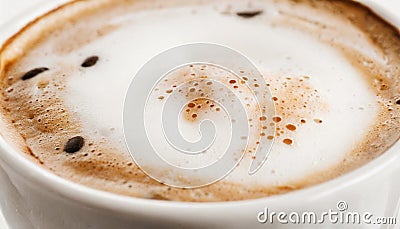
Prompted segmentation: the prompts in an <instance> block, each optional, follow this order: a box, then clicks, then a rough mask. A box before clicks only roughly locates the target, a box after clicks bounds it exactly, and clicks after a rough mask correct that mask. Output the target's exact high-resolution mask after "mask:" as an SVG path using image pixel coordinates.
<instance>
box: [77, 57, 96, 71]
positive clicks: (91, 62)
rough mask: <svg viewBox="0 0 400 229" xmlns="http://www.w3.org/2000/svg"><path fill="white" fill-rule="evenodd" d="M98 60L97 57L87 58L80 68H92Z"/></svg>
mask: <svg viewBox="0 0 400 229" xmlns="http://www.w3.org/2000/svg"><path fill="white" fill-rule="evenodd" d="M98 60H99V57H98V56H91V57H88V58H86V60H85V61H83V63H82V64H81V66H82V67H84V68H88V67H92V66H94V65H95V64H96V63H97V61H98Z"/></svg>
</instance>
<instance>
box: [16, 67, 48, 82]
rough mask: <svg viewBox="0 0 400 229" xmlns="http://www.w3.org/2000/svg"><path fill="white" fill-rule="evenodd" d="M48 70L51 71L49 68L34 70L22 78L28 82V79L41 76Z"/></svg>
mask: <svg viewBox="0 0 400 229" xmlns="http://www.w3.org/2000/svg"><path fill="white" fill-rule="evenodd" d="M48 70H49V69H48V68H44V67H43V68H35V69H32V70H30V71H29V72H27V73H25V74H24V75H23V76H22V80H28V79H30V78H33V77H35V76H37V75H39V74H40V73H43V72H45V71H48Z"/></svg>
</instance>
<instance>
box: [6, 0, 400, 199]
mask: <svg viewBox="0 0 400 229" xmlns="http://www.w3.org/2000/svg"><path fill="white" fill-rule="evenodd" d="M79 2H85V1H82V0H76V1H73V2H69V3H66V4H64V5H62V6H60V7H58V8H56V9H54V10H52V11H50V12H48V13H46V14H44V15H43V16H41V17H39V18H37V19H35V20H33V21H32V22H30V23H29V24H27V25H26V26H25V27H24V28H23V29H21V30H20V31H19V32H18V33H17V34H15V35H14V36H13V37H11V38H10V39H9V40H7V41H6V43H5V44H4V45H3V46H2V48H1V49H0V53H1V56H0V61H1V66H0V68H1V73H0V74H1V77H4V75H5V74H6V73H7V71H8V69H9V68H10V67H11V66H12V65H13V63H14V62H15V61H16V60H17V59H19V58H21V57H22V56H23V55H24V53H21V52H19V53H18V54H16V55H15V56H13V57H11V58H10V56H7V55H6V56H4V55H5V54H7V52H8V51H10V52H12V51H13V50H10V49H12V48H13V46H14V45H17V46H18V45H20V40H24V35H26V33H29V32H34V31H32V30H34V28H35V26H36V25H37V24H39V23H40V22H41V21H42V20H45V19H48V20H51V17H52V16H56V15H57V16H59V15H58V14H57V13H59V12H60V11H63V10H65V9H68V10H70V6H71V5H75V4H78V3H79ZM105 2H107V1H105ZM337 2H345V1H343V0H338V1H337ZM85 3H86V2H85ZM345 4H349V2H347V1H346V2H345ZM352 4H354V7H356V8H361V9H358V10H364V11H365V12H367V13H366V14H368V15H370V16H372V17H373V19H374V20H378V23H383V24H384V25H388V24H387V22H386V21H385V20H383V19H382V18H380V17H379V16H378V15H376V14H375V13H373V11H372V10H370V9H369V8H367V7H365V6H363V5H361V4H360V3H356V2H353V3H352ZM84 5H85V6H87V5H86V4H84ZM102 6H103V5H101V4H99V5H98V7H102ZM78 8H79V7H78ZM81 10H84V9H83V8H82V9H81ZM92 10H94V9H93V8H92ZM78 11H79V10H78ZM68 12H69V13H70V11H68ZM85 12H87V11H85ZM365 12H364V13H365ZM78 13H79V12H78ZM68 15H69V16H70V18H72V17H75V16H76V15H75V14H68ZM67 18H68V17H66V18H64V17H57V19H59V20H54V21H53V26H55V25H57V23H58V22H59V21H60V20H61V21H64V20H65V19H67ZM56 28H57V27H52V29H53V30H54V29H56ZM389 30H392V31H394V32H395V35H396V36H398V37H399V36H400V35H399V31H398V29H397V28H396V27H394V26H392V25H391V29H389ZM28 36H29V34H28ZM27 41H28V42H25V45H24V46H25V47H24V49H29V47H30V45H34V44H35V43H36V42H38V41H40V35H39V34H38V35H37V36H36V37H29V38H28V39H27ZM29 42H30V43H29ZM3 97H4V94H3ZM8 126H9V127H10V128H12V125H8ZM3 137H6V136H4V135H3ZM28 151H30V150H28ZM29 154H30V153H29ZM31 156H33V157H35V158H36V157H37V156H35V155H31ZM39 163H40V162H39ZM327 170H328V171H331V169H327ZM342 173H344V171H342ZM321 174H324V172H319V173H318V174H316V175H315V176H316V177H317V180H319V182H322V181H325V180H328V179H331V178H333V177H336V176H337V174H333V173H332V172H329V173H327V174H330V175H331V176H329V175H322V176H321ZM309 180H313V181H314V182H311V183H310V182H309ZM315 181H316V180H315V179H310V177H307V179H305V180H304V181H299V182H296V183H294V184H292V185H287V186H280V187H275V190H274V188H270V187H269V188H268V189H269V191H267V190H262V189H263V188H262V187H259V188H255V189H253V190H252V191H253V192H256V193H255V195H253V196H251V195H249V194H250V193H248V192H246V193H245V195H244V196H241V195H236V193H235V192H233V193H229V192H227V191H226V190H225V189H223V190H220V191H221V192H225V195H223V196H219V200H240V199H245V198H258V197H262V196H267V195H273V194H280V193H286V192H288V191H292V190H296V189H300V188H304V187H307V186H311V185H314V184H316V183H319V182H318V181H316V182H315ZM225 187H236V185H235V184H226V186H225ZM236 188H237V187H236ZM236 188H234V189H236ZM175 191H176V192H178V191H180V190H178V189H177V190H175ZM120 194H125V193H120ZM232 194H233V196H232ZM157 196H158V197H159V199H174V198H168V196H170V195H165V196H164V195H158V194H157V195H154V198H157ZM249 196H251V197H249ZM181 200H184V201H185V200H186V201H202V200H201V199H200V200H199V199H195V198H187V199H181ZM205 201H210V200H207V199H206V200H205ZM211 201H212V200H211ZM217 201H218V200H217Z"/></svg>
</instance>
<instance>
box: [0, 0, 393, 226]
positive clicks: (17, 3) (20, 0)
mask: <svg viewBox="0 0 400 229" xmlns="http://www.w3.org/2000/svg"><path fill="white" fill-rule="evenodd" d="M371 1H373V0H371ZM42 2H45V1H44V0H0V27H1V26H3V25H5V24H7V23H8V22H10V21H12V20H15V18H17V17H18V16H19V15H20V14H21V13H26V12H29V10H35V7H36V6H40V3H42ZM375 2H376V3H377V4H379V5H381V6H382V7H383V8H384V9H385V10H388V11H389V12H390V13H392V14H393V15H397V16H399V17H400V1H399V0H375ZM0 188H1V187H0ZM6 228H7V226H6V225H5V222H4V218H3V216H2V215H1V212H0V229H6ZM397 228H400V225H398V226H397Z"/></svg>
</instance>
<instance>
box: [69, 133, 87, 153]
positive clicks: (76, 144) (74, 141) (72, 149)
mask: <svg viewBox="0 0 400 229" xmlns="http://www.w3.org/2000/svg"><path fill="white" fill-rule="evenodd" d="M84 144H85V139H83V138H82V137H81V136H76V137H73V138H71V139H69V140H68V142H67V144H65V148H64V151H65V152H67V153H76V152H78V151H79V150H81V149H82V147H83V145H84Z"/></svg>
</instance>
